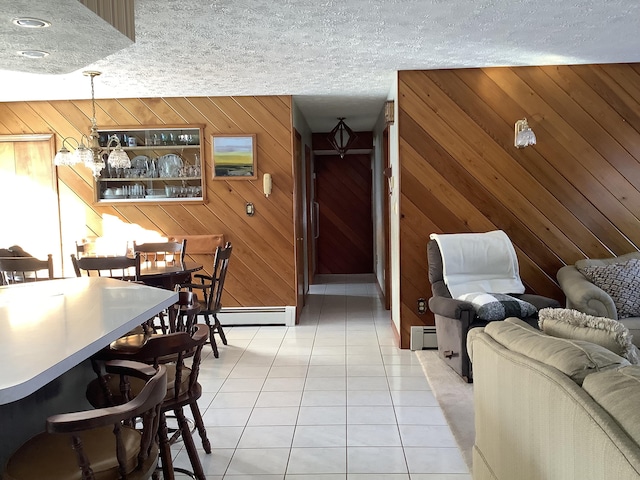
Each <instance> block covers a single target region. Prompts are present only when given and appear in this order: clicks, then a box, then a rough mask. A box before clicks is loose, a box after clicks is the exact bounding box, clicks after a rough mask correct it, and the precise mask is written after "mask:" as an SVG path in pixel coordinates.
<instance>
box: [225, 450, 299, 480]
mask: <svg viewBox="0 0 640 480" xmlns="http://www.w3.org/2000/svg"><path fill="white" fill-rule="evenodd" d="M288 458H289V449H288V448H241V449H238V450H236V451H235V453H234V454H233V458H232V459H231V463H229V467H228V469H227V473H226V475H225V476H231V475H275V474H284V473H285V470H286V468H287V460H288Z"/></svg>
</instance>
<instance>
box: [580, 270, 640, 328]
mask: <svg viewBox="0 0 640 480" xmlns="http://www.w3.org/2000/svg"><path fill="white" fill-rule="evenodd" d="M578 270H580V273H582V274H583V275H584V276H585V277H587V279H589V281H590V282H591V283H593V284H594V285H596V286H598V287H599V288H601V289H602V290H604V291H605V292H606V293H607V294H608V295H609V296H610V297H611V299H612V300H613V303H614V304H615V306H616V310H617V312H618V318H627V317H640V294H639V293H638V292H640V260H638V259H637V258H632V259H630V260H627V261H626V262H623V263H612V264H610V265H585V266H581V267H579V268H578Z"/></svg>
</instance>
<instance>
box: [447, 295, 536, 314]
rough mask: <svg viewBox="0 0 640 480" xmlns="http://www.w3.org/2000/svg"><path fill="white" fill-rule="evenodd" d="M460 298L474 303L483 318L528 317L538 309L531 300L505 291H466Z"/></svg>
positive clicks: (477, 312)
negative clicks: (528, 300)
mask: <svg viewBox="0 0 640 480" xmlns="http://www.w3.org/2000/svg"><path fill="white" fill-rule="evenodd" d="M457 299H458V300H463V301H465V302H470V303H472V304H473V306H474V308H475V310H476V315H477V316H478V318H480V319H481V320H504V319H505V318H507V317H518V318H527V317H530V316H531V315H535V313H536V312H537V311H538V310H537V308H536V307H534V306H533V305H532V304H530V303H529V302H525V301H524V300H520V299H518V298H515V297H512V296H511V295H506V294H504V293H484V292H474V293H465V294H463V295H460V296H459V297H457Z"/></svg>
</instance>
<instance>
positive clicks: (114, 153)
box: [53, 70, 131, 178]
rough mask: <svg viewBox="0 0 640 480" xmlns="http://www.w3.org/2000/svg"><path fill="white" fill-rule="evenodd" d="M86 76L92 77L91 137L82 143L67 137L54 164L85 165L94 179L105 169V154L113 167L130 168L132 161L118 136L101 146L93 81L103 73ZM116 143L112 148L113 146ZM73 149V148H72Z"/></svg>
mask: <svg viewBox="0 0 640 480" xmlns="http://www.w3.org/2000/svg"><path fill="white" fill-rule="evenodd" d="M82 73H83V74H84V75H85V76H87V77H91V128H90V131H89V135H88V136H87V135H84V134H83V135H82V137H80V141H78V140H76V139H75V138H73V137H66V138H64V139H63V140H62V148H61V149H60V151H59V152H58V153H57V154H56V156H55V158H54V160H53V162H54V163H55V164H56V165H75V164H76V163H83V164H84V165H85V166H86V167H87V168H88V169H89V170H91V173H93V176H94V177H96V178H97V177H99V176H100V172H102V170H103V169H104V167H105V165H106V164H105V162H104V160H103V154H105V153H107V154H108V160H107V161H108V162H109V164H110V165H111V166H113V167H116V168H130V167H131V160H130V159H129V156H128V155H127V153H126V152H125V151H124V150H123V149H122V146H121V145H120V139H119V138H118V136H117V135H112V136H111V137H110V138H109V141H108V142H107V145H106V147H101V146H100V139H99V137H100V135H99V134H98V124H97V122H96V100H95V93H94V87H93V79H94V78H95V77H97V76H98V75H100V73H101V72H96V71H93V70H90V71H86V72H82ZM71 142H73V143H75V144H76V149H75V151H74V152H73V153H72V152H71V151H69V149H68V148H67V147H66V145H69V146H71ZM113 143H115V146H114V147H113V148H112V147H111V145H112V144H113ZM72 148H73V147H72Z"/></svg>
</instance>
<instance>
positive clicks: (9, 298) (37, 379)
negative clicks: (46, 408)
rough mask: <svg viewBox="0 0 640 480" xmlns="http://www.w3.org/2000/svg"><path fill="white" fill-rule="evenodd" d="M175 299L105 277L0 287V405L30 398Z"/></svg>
mask: <svg viewBox="0 0 640 480" xmlns="http://www.w3.org/2000/svg"><path fill="white" fill-rule="evenodd" d="M177 299H178V294H177V293H176V292H172V291H168V290H164V289H160V288H154V287H149V286H146V285H141V284H137V283H131V282H123V281H120V280H115V279H112V278H107V277H84V278H65V279H60V280H49V281H42V282H32V283H25V284H20V285H11V286H8V287H0V365H2V369H1V370H0V405H4V404H7V403H10V402H13V401H16V400H19V399H21V398H24V397H26V396H28V395H30V394H32V393H33V392H35V391H37V390H38V389H39V388H41V387H43V386H44V385H46V384H47V383H49V382H51V381H52V380H54V379H56V378H57V377H59V376H60V375H62V374H63V373H65V372H67V371H68V370H70V369H71V368H73V367H74V366H76V365H78V364H79V363H81V362H82V361H84V360H86V359H87V358H89V357H90V356H91V355H93V354H94V353H96V352H97V351H99V350H100V349H101V348H103V347H105V346H106V345H109V343H111V342H112V341H113V340H115V339H117V338H118V337H120V336H122V335H124V334H125V333H127V332H128V331H129V330H131V329H132V328H134V327H135V326H137V325H140V324H142V323H143V322H144V321H146V320H148V319H150V318H153V317H154V316H155V315H156V314H157V313H159V312H160V311H162V310H164V309H165V308H167V307H169V306H170V305H173V304H174V303H175V302H176V301H177Z"/></svg>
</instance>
